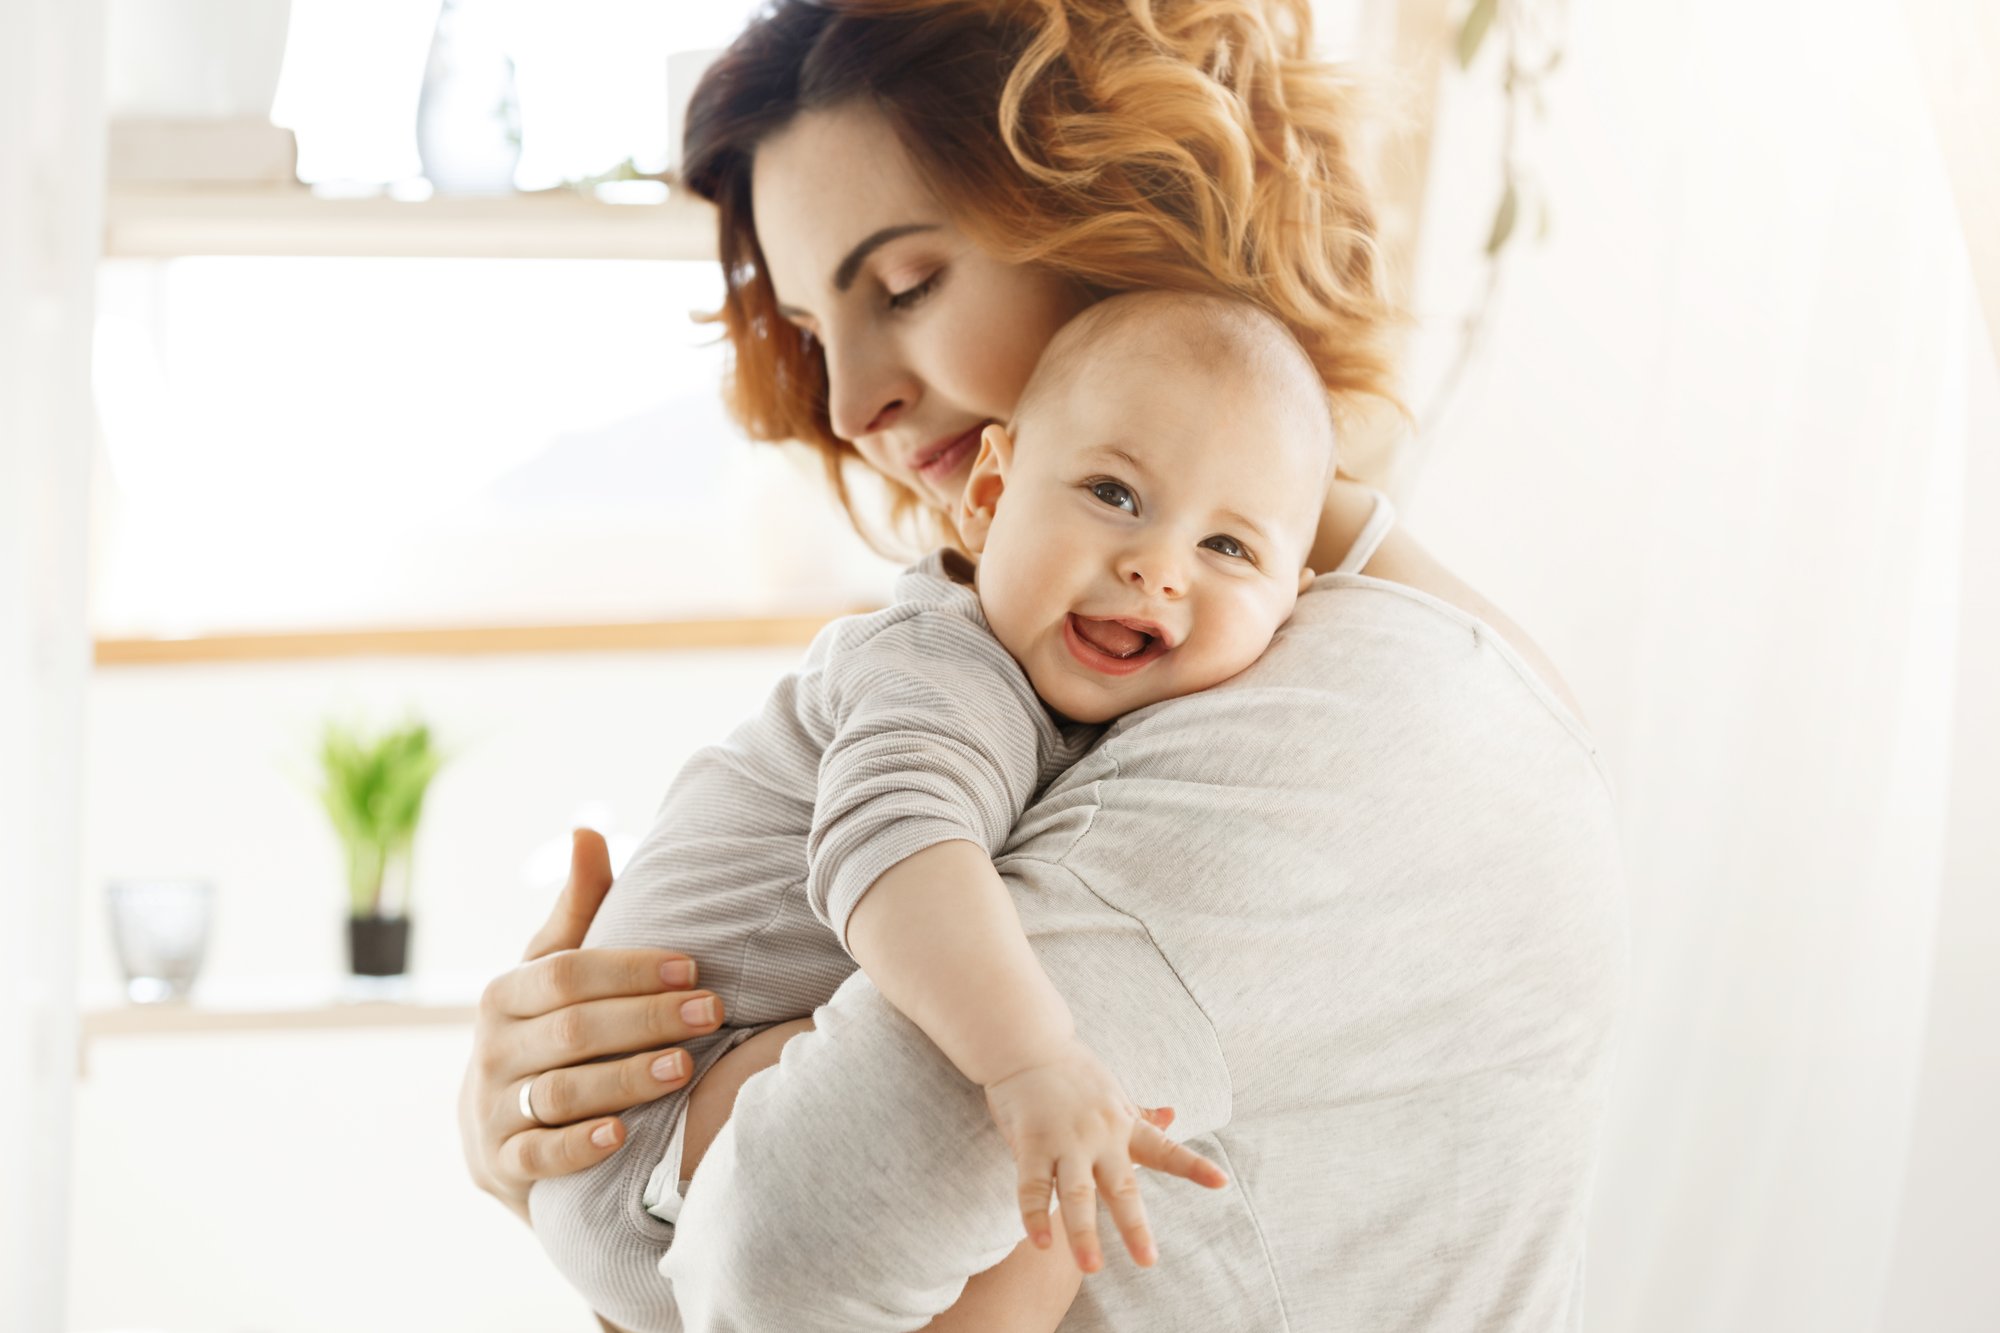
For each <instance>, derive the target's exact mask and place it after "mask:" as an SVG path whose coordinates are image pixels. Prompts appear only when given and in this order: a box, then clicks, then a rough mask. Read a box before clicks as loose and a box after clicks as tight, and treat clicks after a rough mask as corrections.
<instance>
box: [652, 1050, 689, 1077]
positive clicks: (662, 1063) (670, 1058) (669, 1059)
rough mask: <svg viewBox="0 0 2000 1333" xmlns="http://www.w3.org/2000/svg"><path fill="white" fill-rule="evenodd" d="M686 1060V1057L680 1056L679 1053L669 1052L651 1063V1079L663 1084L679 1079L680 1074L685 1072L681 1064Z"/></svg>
mask: <svg viewBox="0 0 2000 1333" xmlns="http://www.w3.org/2000/svg"><path fill="white" fill-rule="evenodd" d="M686 1059H687V1057H686V1056H685V1055H683V1054H681V1053H680V1052H679V1051H674V1052H671V1053H670V1054H667V1055H663V1056H661V1057H660V1058H659V1059H657V1060H655V1061H653V1077H654V1078H656V1079H658V1080H660V1082H662V1083H665V1082H667V1081H668V1080H670V1079H676V1078H679V1077H680V1076H681V1075H682V1074H684V1073H686V1072H687V1071H686V1070H685V1069H684V1068H683V1067H682V1062H683V1061H685V1060H686Z"/></svg>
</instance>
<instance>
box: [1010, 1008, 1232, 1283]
mask: <svg viewBox="0 0 2000 1333" xmlns="http://www.w3.org/2000/svg"><path fill="white" fill-rule="evenodd" d="M986 1108H987V1110H988V1111H989V1112H990V1113H991V1114H992V1116H993V1123H994V1124H995V1125H997V1126H999V1129H1000V1134H1001V1137H1003V1138H1005V1139H1006V1140H1007V1146H1008V1147H1009V1148H1011V1149H1013V1152H1014V1163H1015V1166H1016V1167H1017V1169H1018V1171H1019V1177H1020V1179H1019V1189H1018V1197H1019V1200H1020V1204H1021V1221H1022V1224H1023V1225H1024V1226H1026V1228H1027V1231H1028V1237H1029V1239H1031V1240H1032V1241H1034V1243H1035V1246H1036V1248H1037V1249H1043V1250H1046V1249H1047V1248H1048V1247H1049V1245H1050V1243H1051V1238H1050V1235H1049V1190H1050V1183H1049V1182H1050V1177H1054V1179H1055V1187H1056V1190H1057V1192H1058V1195H1059V1197H1060V1199H1061V1204H1062V1217H1063V1229H1064V1230H1065V1231H1067V1232H1068V1233H1069V1245H1070V1254H1071V1255H1072V1256H1073V1257H1074V1258H1075V1260H1076V1266H1077V1268H1078V1269H1079V1270H1081V1271H1083V1272H1085V1273H1094V1272H1096V1271H1097V1270H1098V1269H1099V1268H1101V1267H1103V1265H1104V1260H1103V1257H1102V1256H1101V1255H1100V1254H1099V1252H1098V1246H1097V1194H1098V1192H1099V1189H1100V1188H1101V1189H1102V1192H1103V1194H1104V1198H1105V1202H1106V1205H1107V1206H1108V1207H1109V1208H1110V1209H1111V1216H1112V1219H1113V1221H1115V1222H1116V1223H1117V1225H1118V1230H1119V1233H1120V1234H1121V1235H1123V1236H1124V1238H1125V1248H1126V1249H1128V1250H1130V1251H1131V1253H1132V1259H1133V1261H1134V1262H1135V1263H1137V1264H1138V1265H1139V1266H1140V1267H1141V1268H1150V1267H1152V1266H1153V1261H1154V1260H1155V1259H1156V1258H1157V1257H1158V1252H1157V1251H1156V1250H1155V1249H1154V1246H1153V1237H1152V1232H1151V1231H1150V1230H1149V1229H1148V1227H1147V1225H1146V1209H1145V1206H1144V1205H1143V1204H1142V1203H1140V1201H1139V1180H1138V1176H1137V1175H1136V1173H1134V1171H1133V1170H1132V1167H1133V1164H1134V1163H1137V1164H1138V1165H1140V1166H1146V1167H1151V1168H1152V1169H1154V1170H1156V1171H1164V1172H1167V1173H1168V1174H1170V1175H1175V1176H1180V1177H1182V1178H1183V1179H1185V1180H1192V1181H1194V1182H1195V1183H1196V1184H1198V1185H1206V1186H1208V1187H1209V1188H1210V1189H1220V1188H1221V1187H1222V1186H1224V1185H1227V1184H1228V1183H1229V1177H1227V1176H1226V1175H1224V1174H1223V1173H1222V1168H1220V1167H1218V1166H1217V1165H1216V1164H1215V1163H1213V1162H1211V1161H1209V1160H1208V1159H1207V1158H1206V1157H1203V1156H1202V1155H1201V1154H1199V1153H1197V1152H1195V1151H1193V1150H1192V1149H1190V1148H1186V1147H1183V1146H1182V1145H1180V1144H1178V1143H1175V1142H1174V1141H1173V1140H1171V1139H1169V1138H1168V1137H1167V1136H1166V1135H1165V1134H1163V1133H1161V1132H1160V1131H1161V1129H1162V1128H1164V1127H1165V1125H1166V1124H1167V1122H1168V1121H1170V1120H1172V1119H1173V1110H1172V1108H1171V1107H1161V1108H1159V1109H1158V1110H1156V1111H1147V1110H1143V1109H1141V1108H1140V1107H1138V1106H1135V1105H1133V1103H1132V1100H1131V1099H1130V1098H1129V1097H1127V1096H1126V1095H1125V1092H1124V1089H1122V1088H1121V1087H1119V1086H1118V1080H1117V1078H1116V1077H1115V1076H1114V1075H1113V1074H1112V1073H1111V1071H1110V1070H1108V1069H1106V1068H1105V1067H1104V1065H1103V1062H1102V1061H1100V1060H1099V1059H1098V1058H1097V1055H1096V1053H1095V1052H1093V1051H1092V1050H1091V1049H1090V1048H1089V1047H1088V1046H1085V1045H1084V1044H1083V1043H1082V1042H1081V1041H1077V1040H1075V1039H1071V1040H1070V1041H1069V1042H1068V1043H1067V1044H1066V1045H1065V1046H1064V1047H1063V1048H1062V1049H1061V1050H1060V1051H1059V1052H1058V1053H1057V1054H1056V1056H1055V1057H1054V1058H1053V1059H1050V1060H1048V1061H1046V1062H1044V1063H1042V1064H1036V1065H1030V1066H1029V1067H1028V1068H1026V1069H1023V1070H1021V1071H1020V1072H1018V1073H1015V1074H1010V1075H1008V1076H1007V1077H1006V1078H1003V1079H1001V1080H999V1081H998V1082H996V1083H993V1084H990V1085H988V1087H987V1089H986Z"/></svg>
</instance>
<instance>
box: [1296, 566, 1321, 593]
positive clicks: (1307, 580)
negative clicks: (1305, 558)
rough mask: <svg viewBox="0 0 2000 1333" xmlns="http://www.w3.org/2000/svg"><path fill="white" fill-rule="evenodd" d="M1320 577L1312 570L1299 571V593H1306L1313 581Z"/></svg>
mask: <svg viewBox="0 0 2000 1333" xmlns="http://www.w3.org/2000/svg"><path fill="white" fill-rule="evenodd" d="M1318 577H1319V575H1317V574H1315V573H1313V572H1312V570H1311V569H1310V568H1307V569H1302V570H1300V571H1299V591H1300V592H1304V591H1305V590H1306V589H1307V588H1308V587H1310V586H1311V585H1312V581H1313V580H1314V579H1316V578H1318Z"/></svg>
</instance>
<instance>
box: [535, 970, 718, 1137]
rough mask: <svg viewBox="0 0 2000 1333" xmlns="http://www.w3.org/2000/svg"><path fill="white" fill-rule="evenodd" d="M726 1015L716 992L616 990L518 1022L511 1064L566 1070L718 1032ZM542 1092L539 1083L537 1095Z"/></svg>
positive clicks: (541, 1068)
mask: <svg viewBox="0 0 2000 1333" xmlns="http://www.w3.org/2000/svg"><path fill="white" fill-rule="evenodd" d="M593 952H595V951H594V950H593ZM724 1017H725V1015H724V1013H723V1006H722V997H721V996H719V995H717V994H715V993H714V992H713V991H668V992H666V993H665V994H662V995H614V996H610V997H607V998H604V999H600V1000H598V1001H596V1002H595V1003H592V1004H573V1005H570V1006H568V1007H567V1008H563V1009H558V1010H556V1011H555V1012H554V1013H550V1014H543V1015H542V1016H540V1017H539V1018H529V1019H524V1020H522V1021H521V1022H518V1023H515V1024H514V1025H513V1026H512V1027H511V1029H510V1036H511V1041H510V1043H509V1044H510V1045H511V1047H512V1050H511V1052H510V1054H509V1057H508V1063H509V1064H510V1065H511V1066H512V1067H513V1068H514V1069H517V1070H523V1071H534V1070H544V1069H546V1070H549V1071H552V1072H560V1071H562V1070H563V1069H565V1068H566V1067H568V1066H572V1065H581V1064H583V1063H584V1062H585V1061H587V1060H594V1059H596V1058H597V1057H599V1056H602V1055H624V1054H626V1053H628V1052H631V1051H645V1050H652V1049H654V1048H656V1047H662V1046H675V1045H678V1044H679V1043H681V1042H684V1041H686V1040H687V1039H688V1038H689V1037H695V1036H700V1035H702V1034H704V1033H709V1032H713V1031H715V1030H716V1029H717V1028H719V1027H721V1026H722V1020H723V1018H724ZM540 1091H541V1089H540V1088H539V1086H538V1087H537V1088H536V1093H537V1095H539V1094H540ZM536 1104H537V1106H539V1105H540V1103H539V1102H537V1103H536ZM548 1118H549V1117H547V1116H543V1119H548Z"/></svg>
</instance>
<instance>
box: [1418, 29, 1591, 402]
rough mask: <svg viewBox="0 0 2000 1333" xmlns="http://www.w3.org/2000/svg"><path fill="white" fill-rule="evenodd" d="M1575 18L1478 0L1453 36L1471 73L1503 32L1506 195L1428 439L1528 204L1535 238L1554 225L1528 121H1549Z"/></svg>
mask: <svg viewBox="0 0 2000 1333" xmlns="http://www.w3.org/2000/svg"><path fill="white" fill-rule="evenodd" d="M1567 17H1568V4H1567V0H1472V5H1471V7H1470V8H1468V9H1467V10H1466V12H1465V17H1464V18H1463V19H1461V20H1460V21H1459V24H1458V28H1457V30H1456V31H1455V32H1454V33H1453V36H1452V44H1453V51H1454V53H1455V54H1456V56H1457V58H1458V67H1459V68H1460V69H1461V70H1464V71H1467V72H1468V73H1469V72H1471V71H1472V70H1473V67H1474V65H1475V64H1476V63H1477V62H1478V60H1479V54H1480V51H1481V50H1482V49H1484V48H1485V47H1486V46H1487V45H1488V40H1487V39H1488V37H1489V36H1491V35H1492V34H1493V33H1494V32H1495V31H1496V30H1497V31H1498V33H1499V43H1498V45H1499V49H1500V59H1499V70H1500V94H1501V125H1500V180H1501V185H1500V198H1499V200H1498V202H1497V203H1495V205H1494V208H1493V222H1492V225H1491V226H1490V227H1489V228H1488V229H1487V234H1486V248H1485V254H1484V264H1485V277H1484V282H1483V283H1482V284H1481V287H1480V292H1479V295H1478V297H1477V298H1476V299H1475V301H1474V302H1473V305H1472V308H1471V309H1470V310H1469V311H1468V312H1467V313H1466V315H1465V318H1464V320H1463V321H1462V322H1461V324H1460V326H1459V339H1458V347H1457V350H1456V351H1455V352H1454V354H1453V356H1452V360H1451V364H1450V365H1449V366H1448V367H1447V369H1446V371H1445V373H1444V375H1443V377H1442V378H1441V379H1440V380H1439V381H1438V386H1437V388H1436V389H1435V390H1434V391H1433V393H1432V396H1431V401H1430V402H1429V404H1427V405H1426V407H1425V409H1424V411H1423V412H1422V413H1421V414H1420V416H1419V421H1420V422H1421V423H1422V430H1420V432H1419V438H1426V437H1428V436H1429V434H1430V433H1431V430H1432V428H1434V427H1435V426H1436V425H1437V423H1438V422H1439V421H1440V420H1441V419H1442V418H1443V416H1444V412H1445V409H1446V408H1447V407H1449V406H1450V403H1451V400H1452V399H1453V397H1454V396H1456V394H1457V392H1458V389H1459V386H1460V384H1461V382H1462V381H1463V380H1464V377H1465V372H1466V369H1467V368H1468V367H1469V366H1470V365H1471V364H1472V360H1473V357H1474V355H1475V354H1476V353H1477V352H1478V351H1479V349H1480V347H1481V345H1482V343H1483V340H1484V337H1485V334H1486V331H1487V328H1488V325H1489V317H1490V316H1491V314H1492V312H1493V308H1494V305H1495V302H1496V300H1497V298H1498V296H1499V291H1500V276H1501V273H1502V271H1503V269H1504V267H1505V258H1506V255H1507V253H1508V251H1509V247H1510V246H1513V245H1515V244H1516V243H1517V242H1518V239H1519V237H1520V235H1521V227H1520V223H1521V214H1522V212H1523V209H1524V207H1525V208H1527V209H1531V210H1532V211H1533V213H1534V215H1535V230H1534V235H1535V239H1536V240H1537V241H1542V240H1546V239H1547V238H1548V235H1549V230H1550V226H1551V222H1550V217H1551V213H1550V208H1549V197H1548V192H1547V190H1546V189H1544V188H1543V187H1542V184H1541V182H1540V180H1539V179H1537V178H1536V177H1535V175H1534V173H1533V170H1532V169H1531V167H1530V166H1529V165H1528V163H1527V161H1526V160H1525V157H1524V154H1523V152H1522V144H1521V141H1522V119H1523V114H1524V111H1528V110H1531V111H1532V112H1533V114H1534V116H1535V118H1536V120H1537V121H1546V120H1547V118H1548V103H1547V101H1546V99H1545V97H1544V95H1543V91H1542V90H1543V87H1544V85H1545V84H1546V83H1547V81H1548V80H1549V78H1550V77H1551V76H1553V75H1554V74H1555V72H1556V71H1557V70H1558V69H1559V68H1561V66H1562V57H1563V52H1562V46H1561V35H1562V30H1563V27H1564V25H1565V22H1566V20H1567Z"/></svg>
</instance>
